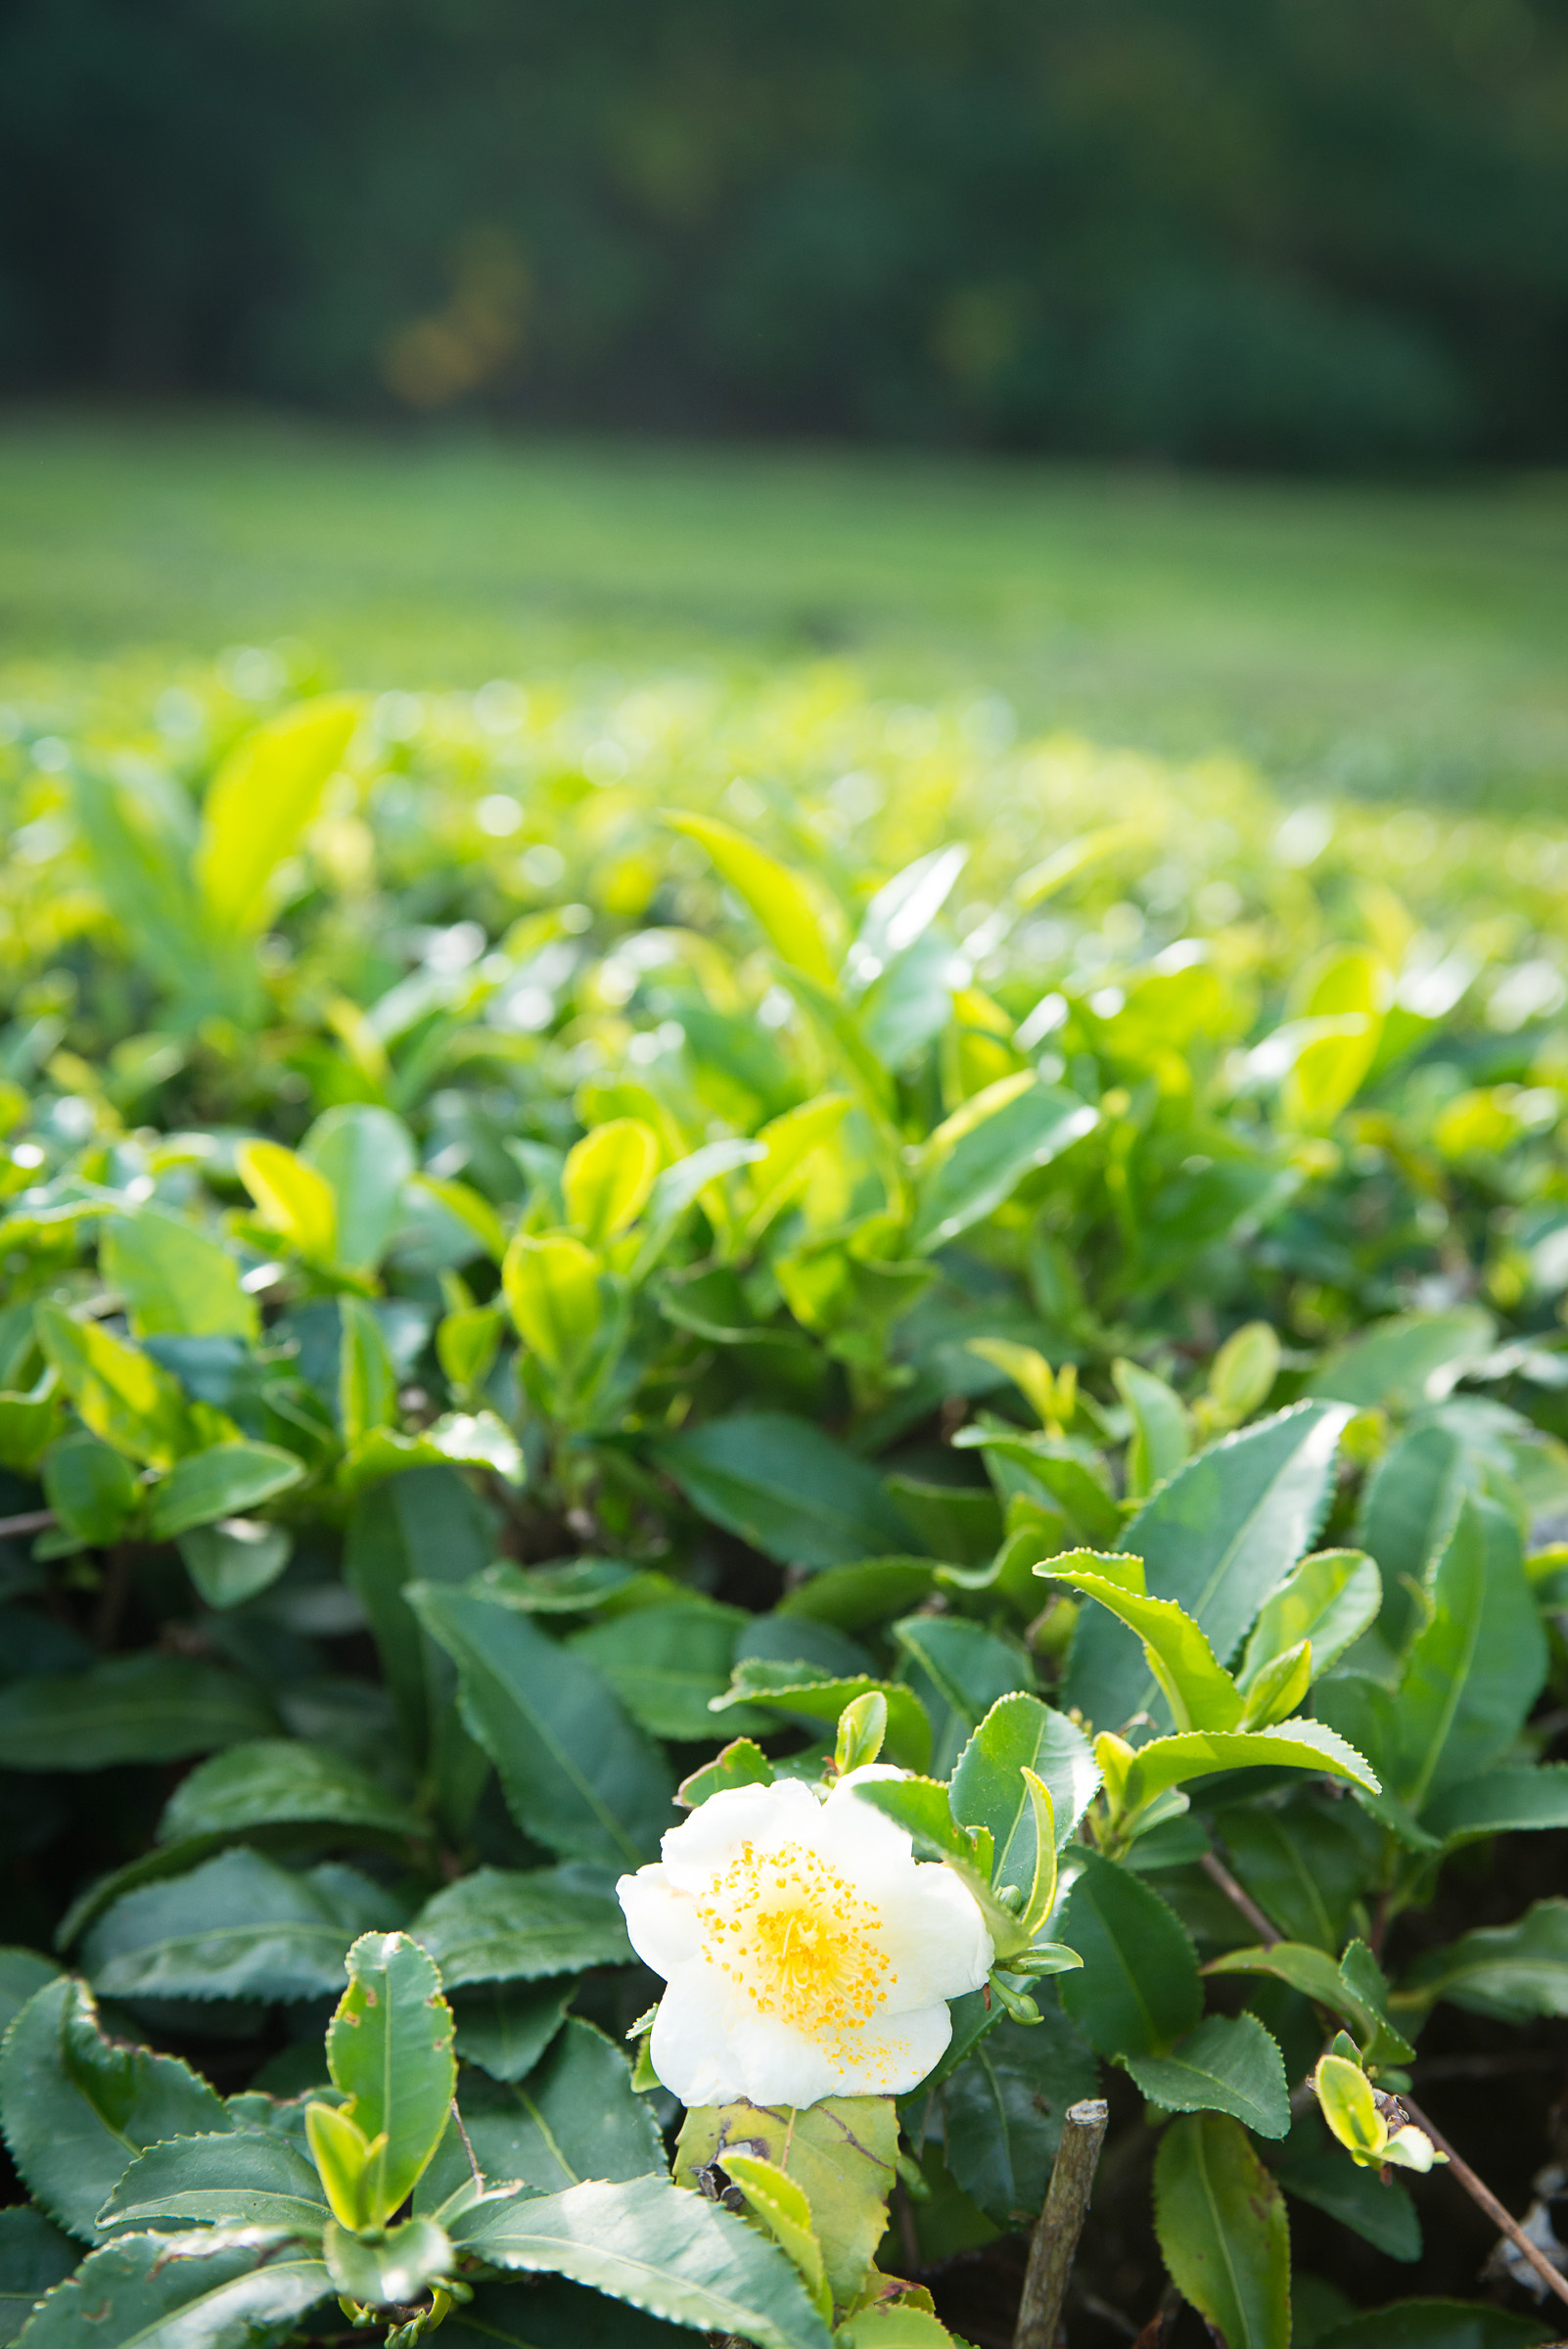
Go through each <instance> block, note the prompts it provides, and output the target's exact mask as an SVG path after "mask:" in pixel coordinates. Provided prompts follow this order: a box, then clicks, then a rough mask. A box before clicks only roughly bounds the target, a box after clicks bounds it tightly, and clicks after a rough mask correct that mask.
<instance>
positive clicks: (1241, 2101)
mask: <svg viewBox="0 0 1568 2349" xmlns="http://www.w3.org/2000/svg"><path fill="white" fill-rule="evenodd" d="M1127 2068H1128V2070H1129V2071H1130V2073H1131V2075H1132V2077H1133V2079H1134V2080H1135V2081H1136V2082H1137V2084H1138V2086H1139V2088H1141V2089H1142V2091H1143V2094H1144V2095H1145V2096H1147V2097H1148V2098H1149V2101H1150V2102H1151V2103H1153V2104H1163V2105H1164V2106H1165V2108H1166V2110H1167V2111H1168V2112H1228V2113H1230V2114H1232V2115H1233V2116H1234V2118H1235V2119H1236V2120H1238V2121H1245V2123H1246V2124H1247V2127H1248V2128H1249V2129H1251V2130H1252V2131H1253V2132H1254V2134H1255V2135H1256V2136H1258V2137H1283V2136H1284V2134H1285V2132H1286V2130H1287V2129H1288V2128H1289V2127H1290V2085H1289V2082H1288V2081H1287V2080H1286V2078H1285V2059H1284V2057H1283V2056H1282V2055H1281V2054H1280V2052H1279V2047H1278V2043H1277V2042H1276V2040H1275V2039H1274V2038H1273V2036H1272V2034H1271V2033H1270V2032H1268V2031H1266V2030H1265V2028H1264V2026H1263V2024H1262V2023H1261V2022H1260V2021H1259V2020H1258V2017H1257V2016H1256V2015H1255V2014H1238V2015H1234V2016H1230V2015H1222V2014H1211V2015H1208V2016H1206V2017H1205V2019H1204V2020H1203V2021H1202V2022H1201V2023H1200V2024H1199V2025H1198V2027H1197V2029H1196V2030H1195V2031H1189V2032H1188V2033H1187V2035H1186V2037H1185V2038H1184V2039H1178V2040H1177V2041H1176V2046H1175V2047H1174V2048H1172V2049H1170V2050H1168V2052H1167V2053H1165V2054H1164V2055H1139V2054H1130V2055H1129V2056H1128V2058H1127Z"/></svg>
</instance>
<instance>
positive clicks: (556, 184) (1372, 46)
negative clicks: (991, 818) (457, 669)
mask: <svg viewBox="0 0 1568 2349" xmlns="http://www.w3.org/2000/svg"><path fill="white" fill-rule="evenodd" d="M0 381H3V382H4V383H5V384H6V385H7V386H8V387H9V388H11V389H14V390H23V391H38V390H43V391H51V390H56V389H61V388H66V389H81V388H88V389H93V390H98V389H107V390H113V391H125V390H129V389H136V390H146V391H158V392H166V391H182V392H183V391H198V392H209V391H225V392H235V391H238V392H241V393H245V394H252V395H259V396H263V397H283V398H286V399H290V400H302V401H307V402H311V403H316V404H322V405H328V406H332V407H336V408H340V409H345V410H352V411H357V412H360V413H364V412H374V411H375V410H376V409H378V408H380V409H383V410H396V409H415V410H459V411H460V410H462V409H464V408H468V409H474V408H480V409H483V410H485V411H491V412H495V413H500V414H515V415H524V416H530V417H534V418H548V419H555V420H570V421H573V422H576V423H585V424H601V423H603V424H615V425H636V426H654V427H660V428H665V427H674V428H678V429H700V430H717V431H726V432H728V431H754V430H761V431H768V432H778V431H788V432H795V431H807V432H817V431H826V432H834V433H843V434H851V435H859V436H865V437H872V438H899V439H946V440H955V441H967V442H971V443H978V444H989V445H992V446H1009V447H1031V448H1033V447H1043V448H1050V449H1062V450H1082V451H1087V452H1096V453H1105V452H1132V453H1136V454H1140V455H1150V456H1156V457H1169V458H1173V459H1179V460H1198V461H1211V460H1219V461H1224V462H1244V463H1245V462H1266V463H1284V464H1294V465H1306V466H1312V465H1336V466H1356V465H1366V464H1386V463H1389V462H1393V461H1417V462H1420V461H1432V460H1437V461H1447V460H1451V459H1466V460H1468V459H1474V458H1506V459H1510V460H1514V461H1517V460H1520V459H1544V458H1555V457H1560V456H1562V455H1563V454H1564V453H1565V451H1568V5H1565V0H3V5H0Z"/></svg>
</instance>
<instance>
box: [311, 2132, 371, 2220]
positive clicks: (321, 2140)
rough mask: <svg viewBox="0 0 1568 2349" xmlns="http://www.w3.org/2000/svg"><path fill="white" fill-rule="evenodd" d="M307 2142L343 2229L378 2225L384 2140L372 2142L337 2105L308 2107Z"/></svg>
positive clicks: (323, 2189) (333, 2210) (333, 2211)
mask: <svg viewBox="0 0 1568 2349" xmlns="http://www.w3.org/2000/svg"><path fill="white" fill-rule="evenodd" d="M305 2142H306V2143H307V2144H308V2145H309V2147H310V2158H311V2160H312V2161H313V2162H314V2163H315V2165H316V2175H317V2176H318V2178H319V2179H320V2181H321V2187H322V2191H323V2192H324V2193H325V2195H326V2197H327V2200H328V2202H329V2203H330V2204H331V2206H332V2213H333V2216H334V2217H335V2218H336V2219H337V2221H338V2223H339V2225H340V2226H342V2227H350V2228H359V2227H372V2226H374V2225H375V2224H376V2204H377V2199H378V2196H377V2191H376V2188H377V2177H376V2165H377V2162H378V2160H379V2159H380V2156H381V2155H382V2154H383V2153H385V2151H386V2149H387V2141H386V2139H385V2138H384V2137H382V2138H377V2139H375V2140H374V2141H372V2140H371V2139H370V2138H368V2137H366V2135H365V2133H364V2131H363V2130H362V2129H361V2128H360V2127H359V2125H358V2123H357V2122H356V2121H354V2120H352V2119H351V2118H350V2117H349V2115H348V2114H347V2113H346V2112H342V2111H340V2110H339V2108H338V2106H337V2105H335V2104H322V2103H314V2104H308V2105H306V2107H305Z"/></svg>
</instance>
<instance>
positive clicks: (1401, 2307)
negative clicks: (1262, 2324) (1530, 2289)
mask: <svg viewBox="0 0 1568 2349" xmlns="http://www.w3.org/2000/svg"><path fill="white" fill-rule="evenodd" d="M1556 2329H1557V2328H1556V2327H1555V2326H1552V2325H1550V2324H1548V2323H1544V2322H1543V2320H1542V2319H1541V2318H1540V2317H1522V2316H1516V2315H1515V2314H1514V2312H1513V2310H1512V2309H1508V2308H1493V2307H1490V2306H1489V2305H1488V2303H1487V2302H1486V2301H1485V2300H1396V2301H1395V2302H1394V2303H1393V2305H1392V2307H1389V2308H1368V2309H1363V2310H1362V2311H1361V2312H1360V2314H1359V2315H1358V2316H1355V2317H1352V2318H1351V2319H1350V2320H1349V2321H1348V2322H1347V2323H1346V2324H1343V2325H1336V2326H1332V2327H1331V2329H1330V2330H1329V2331H1327V2332H1324V2333H1319V2335H1318V2337H1317V2340H1316V2341H1315V2342H1314V2349H1533V2344H1535V2343H1536V2342H1538V2341H1545V2340H1549V2339H1550V2337H1551V2334H1552V2333H1553V2332H1554V2331H1555V2330H1556Z"/></svg>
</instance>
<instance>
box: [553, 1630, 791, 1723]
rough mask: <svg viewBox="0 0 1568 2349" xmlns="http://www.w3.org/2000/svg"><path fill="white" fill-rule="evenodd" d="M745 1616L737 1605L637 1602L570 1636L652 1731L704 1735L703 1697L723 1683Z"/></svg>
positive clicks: (714, 1693)
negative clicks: (622, 1612) (648, 1604)
mask: <svg viewBox="0 0 1568 2349" xmlns="http://www.w3.org/2000/svg"><path fill="white" fill-rule="evenodd" d="M744 1621H745V1618H744V1617H743V1616H741V1615H740V1614H739V1612H738V1610H729V1609H721V1608H719V1607H715V1606H712V1605H709V1606H696V1605H680V1604H678V1603H677V1604H676V1605H674V1606H669V1607H639V1608H638V1609H637V1610H636V1611H635V1612H634V1613H632V1614H629V1615H621V1616H618V1617H617V1618H616V1619H615V1620H614V1621H613V1622H610V1623H596V1624H594V1625H592V1626H591V1627H590V1628H589V1629H588V1630H587V1631H585V1632H578V1633H577V1634H576V1637H575V1638H573V1639H572V1640H571V1641H570V1642H569V1644H570V1646H571V1647H572V1649H573V1650H574V1652H575V1653H576V1654H577V1655H579V1656H585V1657H586V1658H587V1660H588V1662H589V1663H590V1664H591V1665H592V1666H593V1668H594V1670H595V1671H596V1672H599V1673H602V1674H603V1676H604V1678H605V1680H606V1681H608V1682H609V1684H610V1686H611V1687H612V1688H613V1689H614V1690H615V1692H616V1694H617V1696H619V1697H620V1699H621V1701H622V1703H623V1705H624V1706H625V1708H626V1711H627V1712H628V1713H629V1714H630V1715H631V1718H632V1720H633V1721H635V1722H638V1723H640V1724H641V1726H642V1727H643V1728H645V1729H647V1730H649V1731H651V1733H652V1734H653V1735H654V1736H656V1737H673V1738H680V1739H685V1740H687V1741H691V1740H697V1739H701V1740H707V1739H708V1738H711V1737H712V1735H713V1733H714V1717H713V1715H712V1714H711V1713H710V1712H709V1710H708V1707H709V1702H710V1700H711V1699H712V1698H714V1697H715V1696H722V1694H723V1692H724V1690H725V1689H726V1688H727V1687H728V1686H729V1671H730V1664H731V1662H732V1660H733V1657H734V1653H735V1635H736V1632H737V1629H738V1628H739V1626H740V1624H741V1623H743V1622H744ZM737 1726H740V1727H745V1726H747V1725H745V1724H740V1725H737Z"/></svg>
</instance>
